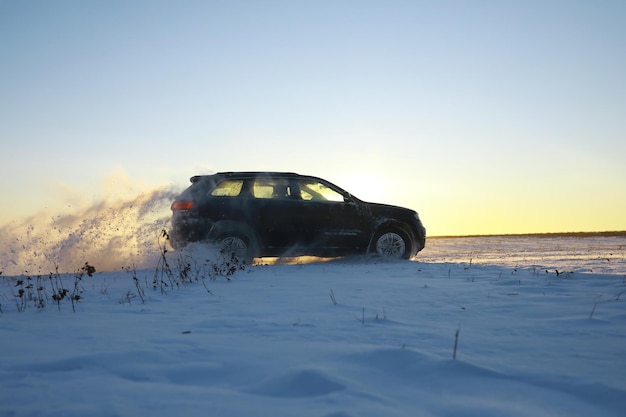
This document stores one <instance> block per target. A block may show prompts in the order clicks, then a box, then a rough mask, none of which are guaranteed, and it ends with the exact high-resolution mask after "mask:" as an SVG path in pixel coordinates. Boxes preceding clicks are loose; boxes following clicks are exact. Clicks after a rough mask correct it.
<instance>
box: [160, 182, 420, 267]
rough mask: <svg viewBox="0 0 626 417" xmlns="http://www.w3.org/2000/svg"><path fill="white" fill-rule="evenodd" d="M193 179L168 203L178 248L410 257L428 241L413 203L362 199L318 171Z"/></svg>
mask: <svg viewBox="0 0 626 417" xmlns="http://www.w3.org/2000/svg"><path fill="white" fill-rule="evenodd" d="M190 181H191V186H190V187H189V188H187V189H186V190H185V191H183V193H182V194H180V195H179V196H178V197H177V198H176V199H175V201H174V202H173V203H172V206H171V208H172V212H173V213H172V229H171V231H170V233H169V237H170V242H171V245H172V246H173V247H174V248H175V249H179V248H182V247H184V246H185V245H187V244H188V243H190V242H213V243H217V244H219V245H220V246H221V247H223V248H226V249H228V250H229V251H232V252H233V253H234V254H235V255H236V256H237V257H238V258H240V259H245V260H246V261H248V262H249V261H251V260H252V258H256V257H264V256H271V257H275V256H304V255H309V256H323V257H335V256H345V255H349V254H358V253H378V254H381V255H388V256H392V257H397V258H404V259H408V258H411V257H413V256H415V255H416V254H417V252H419V251H420V250H421V249H423V248H424V245H425V239H426V230H425V228H424V226H423V225H422V222H421V221H420V219H419V216H418V214H417V213H416V212H415V211H413V210H410V209H407V208H403V207H396V206H390V205H385V204H376V203H368V202H364V201H361V200H359V199H358V198H356V197H355V196H353V195H351V194H350V193H348V192H347V191H345V190H343V189H341V188H339V187H338V186H336V185H334V184H332V183H331V182H328V181H326V180H324V179H321V178H317V177H313V176H308V175H299V174H295V173H289V172H221V173H217V174H213V175H197V176H194V177H191V179H190Z"/></svg>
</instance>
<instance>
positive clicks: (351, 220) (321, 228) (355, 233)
mask: <svg viewBox="0 0 626 417" xmlns="http://www.w3.org/2000/svg"><path fill="white" fill-rule="evenodd" d="M297 186H298V191H299V194H300V198H301V200H302V204H301V209H300V213H299V216H298V218H299V220H300V221H301V222H302V224H303V228H304V230H305V232H304V233H305V235H306V236H307V241H308V242H309V243H310V244H311V245H313V246H318V247H320V248H327V249H328V250H338V251H340V252H344V251H351V249H355V250H356V249H362V248H364V247H365V246H366V245H367V243H368V242H369V234H370V232H369V230H370V229H371V227H370V223H371V221H370V218H369V216H368V213H367V212H366V211H364V210H362V209H361V207H360V206H359V204H358V202H357V201H356V200H353V199H350V198H349V196H347V195H346V193H345V192H342V190H338V189H336V188H334V187H332V186H331V185H330V184H327V183H324V182H322V181H319V180H316V179H302V180H299V181H297Z"/></svg>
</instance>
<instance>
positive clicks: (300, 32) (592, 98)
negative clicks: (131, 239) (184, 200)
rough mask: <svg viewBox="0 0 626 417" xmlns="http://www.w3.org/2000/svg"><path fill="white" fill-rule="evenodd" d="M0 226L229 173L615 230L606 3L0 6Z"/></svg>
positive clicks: (623, 192)
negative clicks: (293, 175) (308, 178)
mask: <svg viewBox="0 0 626 417" xmlns="http://www.w3.org/2000/svg"><path fill="white" fill-rule="evenodd" d="M0 140H1V151H0V193H1V195H2V201H3V204H2V205H0V223H4V222H5V221H9V220H12V219H16V218H20V216H27V215H32V214H35V213H40V212H42V210H51V211H55V210H57V212H58V211H60V212H61V213H62V211H63V210H64V207H67V206H69V205H72V204H83V203H85V204H88V203H90V202H93V201H97V200H99V199H101V198H105V197H106V198H110V197H116V196H117V194H123V193H133V192H140V191H143V190H149V189H151V188H154V187H157V186H160V185H163V184H174V185H176V186H180V187H183V186H186V185H187V184H188V178H189V177H190V176H192V175H194V174H200V173H211V172H215V171H229V170H276V171H295V172H299V173H303V174H310V175H316V176H320V177H323V178H326V179H328V180H330V181H332V182H334V183H336V184H338V185H340V186H342V187H343V188H346V189H347V190H348V191H351V192H353V194H355V195H356V196H358V197H360V198H362V199H365V200H370V201H376V202H386V203H392V204H397V205H403V206H407V207H411V208H414V209H416V210H417V211H418V212H419V213H420V215H421V217H422V220H423V221H424V223H425V225H426V227H427V229H428V233H429V234H430V235H459V234H461V235H463V234H491V233H527V232H567V231H605V230H625V229H626V163H625V162H626V2H624V1H622V0H616V1H607V0H593V1H591V0H587V1H576V0H541V1H533V0H520V1H515V0H510V1H507V0H505V1H496V0H493V1H479V0H478V1H464V0H463V1H419V0H413V1H399V0H398V1H396V0H380V1H341V0H334V1H324V0H321V1H290V0H284V1H236V0H235V1H209V0H205V1H153V0H146V1H139V0H124V1H121V0H120V1H116V0H111V1H108V0H107V1H82V0H76V1H64V0H59V1H44V0H40V1H36V0H25V1H9V0H0Z"/></svg>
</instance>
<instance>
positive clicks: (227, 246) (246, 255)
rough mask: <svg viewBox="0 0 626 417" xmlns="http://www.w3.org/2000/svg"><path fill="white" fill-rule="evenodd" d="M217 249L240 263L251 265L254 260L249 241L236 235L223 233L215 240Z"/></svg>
mask: <svg viewBox="0 0 626 417" xmlns="http://www.w3.org/2000/svg"><path fill="white" fill-rule="evenodd" d="M217 245H218V248H219V249H220V250H221V251H222V250H223V251H224V252H225V253H227V254H232V255H233V256H234V257H236V258H237V259H238V260H239V261H240V262H245V263H246V264H248V265H249V264H251V263H252V260H253V258H254V253H253V247H252V246H251V244H250V239H248V238H247V237H245V236H242V235H239V234H236V233H225V234H223V235H221V236H220V237H219V238H218V239H217Z"/></svg>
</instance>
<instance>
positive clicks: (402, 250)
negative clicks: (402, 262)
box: [374, 230, 411, 259]
mask: <svg viewBox="0 0 626 417" xmlns="http://www.w3.org/2000/svg"><path fill="white" fill-rule="evenodd" d="M374 250H375V251H376V253H377V254H379V255H382V256H387V257H390V258H398V259H408V258H409V256H410V254H411V244H410V241H409V240H408V238H407V237H406V235H405V233H404V232H401V231H399V230H392V231H391V230H388V231H384V232H382V233H379V234H377V235H376V238H375V239H374Z"/></svg>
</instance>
